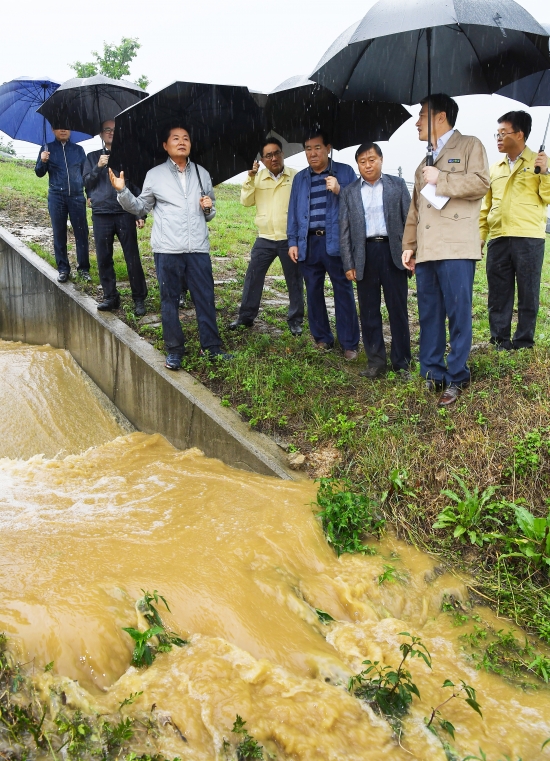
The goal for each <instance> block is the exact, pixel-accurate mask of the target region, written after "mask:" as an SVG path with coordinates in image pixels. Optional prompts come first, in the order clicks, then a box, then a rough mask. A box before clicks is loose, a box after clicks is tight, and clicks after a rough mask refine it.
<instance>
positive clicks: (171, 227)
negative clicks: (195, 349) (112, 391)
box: [109, 126, 230, 370]
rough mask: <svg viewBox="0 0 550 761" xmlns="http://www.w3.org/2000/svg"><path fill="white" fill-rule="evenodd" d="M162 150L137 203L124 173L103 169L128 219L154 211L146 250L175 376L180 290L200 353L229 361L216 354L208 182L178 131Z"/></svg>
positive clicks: (180, 341)
mask: <svg viewBox="0 0 550 761" xmlns="http://www.w3.org/2000/svg"><path fill="white" fill-rule="evenodd" d="M163 147H164V150H165V151H166V153H167V154H168V159H167V160H166V162H165V163H164V164H161V165H160V166H156V167H154V169H151V170H150V171H149V172H147V175H146V177H145V182H144V183H143V191H142V193H141V195H140V196H139V197H138V198H136V197H135V196H134V195H132V193H131V192H130V191H129V190H128V188H127V187H126V184H125V181H124V172H121V173H120V177H116V176H115V174H114V172H113V171H112V170H111V169H109V177H110V179H111V183H112V185H113V187H114V188H115V190H116V191H117V193H118V202H119V203H120V205H121V206H122V208H123V209H125V210H126V211H128V212H130V214H133V215H134V216H136V217H142V216H144V215H145V214H147V213H148V212H149V211H151V210H152V209H154V214H153V230H152V233H151V248H152V249H153V252H154V255H155V268H156V271H157V278H158V281H159V287H160V309H161V318H162V332H163V336H164V344H165V346H166V349H167V350H168V356H167V357H166V367H167V368H168V369H169V370H179V368H180V367H181V360H182V357H183V355H184V354H185V336H184V334H183V330H182V328H181V323H180V320H179V311H178V307H179V297H180V294H181V292H182V290H183V289H185V288H186V287H189V290H190V292H191V296H192V298H193V302H194V304H195V309H196V312H197V322H198V324H199V335H200V342H201V347H202V351H203V353H204V354H206V355H209V356H211V357H221V358H223V359H228V358H230V355H229V354H224V353H223V351H222V349H221V339H220V335H219V332H218V326H217V323H216V307H215V304H214V278H213V277H212V262H211V261H210V241H209V239H208V227H207V224H206V223H207V222H210V220H211V219H214V216H215V214H216V209H215V208H214V201H215V198H214V190H213V188H212V180H211V178H210V175H209V174H208V172H207V171H206V169H204V168H203V167H202V166H198V165H197V164H194V163H193V162H191V161H190V160H189V154H190V152H191V138H190V136H189V133H188V131H187V130H186V129H185V128H184V127H181V126H175V127H171V128H169V129H167V130H166V131H165V134H164V141H163Z"/></svg>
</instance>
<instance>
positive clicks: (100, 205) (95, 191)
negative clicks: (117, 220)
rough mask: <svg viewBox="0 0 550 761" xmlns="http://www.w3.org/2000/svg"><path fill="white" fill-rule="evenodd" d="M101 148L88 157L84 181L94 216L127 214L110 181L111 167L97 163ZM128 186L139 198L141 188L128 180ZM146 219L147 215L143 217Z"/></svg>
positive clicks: (101, 151)
mask: <svg viewBox="0 0 550 761" xmlns="http://www.w3.org/2000/svg"><path fill="white" fill-rule="evenodd" d="M103 152H104V151H103V149H102V148H101V149H100V150H98V151H92V152H91V153H89V154H88V155H87V156H86V162H85V164H84V171H83V179H84V187H85V188H86V195H87V196H88V198H89V199H90V200H91V201H92V214H126V213H127V212H125V211H124V209H123V208H122V206H121V205H120V204H119V202H118V199H117V192H116V190H115V189H114V188H113V186H112V185H111V180H110V179H109V167H108V166H103V167H101V168H100V167H98V165H97V162H98V161H99V157H100V156H101V154H102V153H103ZM126 185H127V186H128V187H129V188H130V191H131V192H132V193H133V195H135V196H139V194H140V193H141V188H138V187H137V185H134V184H133V183H131V182H128V180H126ZM143 218H144V219H145V215H144V217H143Z"/></svg>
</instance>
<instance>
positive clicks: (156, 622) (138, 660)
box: [123, 589, 187, 667]
mask: <svg viewBox="0 0 550 761" xmlns="http://www.w3.org/2000/svg"><path fill="white" fill-rule="evenodd" d="M141 591H142V592H143V597H142V598H141V600H138V603H137V606H138V609H139V610H140V611H141V612H142V613H143V617H144V618H145V620H146V621H147V623H148V624H149V628H148V629H145V631H139V630H138V629H134V628H133V627H131V626H128V627H123V631H125V632H127V633H128V634H129V635H130V637H131V638H132V639H133V640H134V650H133V653H132V665H133V666H137V667H142V666H147V667H148V666H151V665H152V663H153V661H154V660H155V658H156V655H157V653H167V652H169V651H170V650H171V649H172V647H173V646H174V645H175V646H176V647H183V646H184V645H186V644H187V642H186V640H184V639H181V637H178V636H177V635H176V634H174V632H171V631H169V630H168V629H167V628H166V626H165V625H164V623H163V621H162V618H161V616H160V613H159V612H158V610H157V608H156V607H155V606H154V605H153V602H154V603H156V604H157V605H158V604H159V601H160V602H162V603H164V605H165V607H166V609H167V610H168V611H170V608H169V606H168V603H167V602H166V599H165V598H164V597H163V596H162V595H160V594H159V593H158V592H157V590H156V589H155V590H154V592H153V593H152V594H151V593H150V592H147V591H146V590H144V589H142V590H141ZM153 637H154V638H155V639H156V643H153V642H151V640H152V639H153Z"/></svg>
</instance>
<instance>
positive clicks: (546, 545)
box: [501, 505, 550, 568]
mask: <svg viewBox="0 0 550 761" xmlns="http://www.w3.org/2000/svg"><path fill="white" fill-rule="evenodd" d="M514 512H515V516H516V523H517V526H518V528H519V530H520V531H521V533H522V534H523V536H520V537H515V536H512V537H507V538H506V542H507V545H508V548H509V549H511V548H512V547H515V548H516V549H515V551H512V552H508V553H506V554H503V555H501V559H505V558H509V557H524V558H527V560H529V561H530V562H531V563H533V565H535V566H536V567H537V568H540V567H542V566H550V513H548V515H547V516H546V518H536V517H535V516H534V515H533V513H531V512H529V510H527V508H525V507H522V506H521V505H514Z"/></svg>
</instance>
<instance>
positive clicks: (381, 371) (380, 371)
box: [359, 365, 387, 380]
mask: <svg viewBox="0 0 550 761" xmlns="http://www.w3.org/2000/svg"><path fill="white" fill-rule="evenodd" d="M386 370H387V368H386V365H374V366H373V367H367V369H366V370H363V371H362V372H360V373H359V375H360V376H361V377H362V378H370V379H371V380H374V379H375V378H381V377H382V375H385V374H386Z"/></svg>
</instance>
